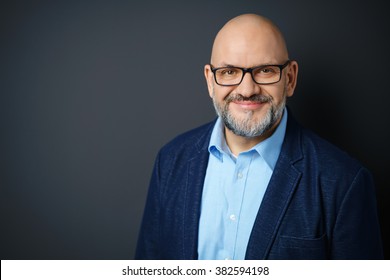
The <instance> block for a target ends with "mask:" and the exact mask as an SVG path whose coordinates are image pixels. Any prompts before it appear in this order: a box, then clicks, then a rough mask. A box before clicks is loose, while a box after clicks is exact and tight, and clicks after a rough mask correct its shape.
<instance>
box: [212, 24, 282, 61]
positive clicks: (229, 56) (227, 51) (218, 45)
mask: <svg viewBox="0 0 390 280" xmlns="http://www.w3.org/2000/svg"><path fill="white" fill-rule="evenodd" d="M287 58H288V55H287V50H286V47H285V43H284V40H283V38H282V37H281V35H280V34H279V33H278V32H276V31H275V30H273V29H272V28H270V27H268V26H266V27H263V28H258V27H257V28H243V27H241V28H240V26H239V27H235V28H229V29H227V30H223V31H222V32H220V34H218V36H217V38H216V40H215V42H214V46H213V51H212V58H211V59H212V64H213V65H214V64H216V65H220V64H222V63H224V64H230V65H236V66H242V67H252V66H255V65H261V64H279V63H281V62H282V61H284V60H286V59H287Z"/></svg>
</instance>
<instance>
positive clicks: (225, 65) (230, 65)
mask: <svg viewBox="0 0 390 280" xmlns="http://www.w3.org/2000/svg"><path fill="white" fill-rule="evenodd" d="M268 65H278V64H277V63H271V62H270V63H263V64H256V65H254V66H252V67H241V66H237V65H233V64H228V63H225V62H223V63H221V66H217V67H238V68H255V67H260V66H268Z"/></svg>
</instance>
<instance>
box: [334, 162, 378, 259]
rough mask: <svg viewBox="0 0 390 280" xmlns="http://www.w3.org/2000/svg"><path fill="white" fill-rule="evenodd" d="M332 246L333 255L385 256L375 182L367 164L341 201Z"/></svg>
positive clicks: (347, 256) (347, 257)
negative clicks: (367, 168)
mask: <svg viewBox="0 0 390 280" xmlns="http://www.w3.org/2000/svg"><path fill="white" fill-rule="evenodd" d="M331 247H332V250H331V252H332V253H331V254H332V256H331V258H332V259H383V251H382V241H381V233H380V228H379V221H378V216H377V205H376V197H375V189H374V183H373V179H372V176H371V174H370V173H369V171H368V170H366V169H365V168H361V169H360V170H359V171H358V172H357V175H356V176H355V178H354V180H353V181H352V184H351V185H350V187H349V189H348V191H347V193H346V195H345V197H344V199H343V202H342V203H341V207H340V210H339V212H338V215H337V218H336V223H335V226H334V229H333V239H332V244H331Z"/></svg>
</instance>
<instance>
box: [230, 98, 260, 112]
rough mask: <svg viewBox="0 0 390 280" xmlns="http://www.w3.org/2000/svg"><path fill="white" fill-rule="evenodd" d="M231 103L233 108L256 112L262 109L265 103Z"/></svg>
mask: <svg viewBox="0 0 390 280" xmlns="http://www.w3.org/2000/svg"><path fill="white" fill-rule="evenodd" d="M231 103H232V104H233V105H234V107H238V108H241V109H242V110H258V109H260V108H261V107H263V106H264V105H265V104H266V103H267V102H261V101H241V100H235V101H232V102H231Z"/></svg>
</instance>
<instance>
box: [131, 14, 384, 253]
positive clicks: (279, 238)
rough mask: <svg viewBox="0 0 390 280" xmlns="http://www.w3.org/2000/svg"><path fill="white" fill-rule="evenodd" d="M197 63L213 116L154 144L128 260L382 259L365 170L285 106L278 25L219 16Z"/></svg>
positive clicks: (287, 70) (288, 68) (286, 77)
mask: <svg viewBox="0 0 390 280" xmlns="http://www.w3.org/2000/svg"><path fill="white" fill-rule="evenodd" d="M204 73H205V77H206V81H207V85H208V90H209V94H210V97H211V98H212V100H213V103H214V107H215V109H216V111H217V114H218V116H219V117H218V119H217V120H216V121H214V122H212V123H210V124H206V125H204V126H202V127H200V128H197V129H195V130H192V131H190V132H187V133H185V134H183V135H181V136H178V137H177V138H175V139H174V140H173V141H172V142H170V143H169V144H167V145H166V146H165V147H164V148H162V149H161V151H160V152H159V155H158V157H157V159H156V163H155V167H154V171H153V175H152V178H151V183H150V188H149V193H148V198H147V202H146V207H145V213H144V218H143V222H142V227H141V231H140V236H139V241H138V245H137V252H136V258H137V259H380V258H383V255H382V247H381V239H380V230H379V225H378V218H377V213H376V202H375V193H374V186H373V181H372V178H371V175H370V173H369V172H368V171H367V170H366V169H365V168H364V167H362V166H361V165H360V164H359V163H358V162H357V161H356V160H354V159H352V158H350V157H349V156H348V155H347V154H346V153H344V152H342V151H340V150H339V149H338V148H336V147H334V146H332V145H331V144H329V143H327V142H326V141H325V140H323V139H321V138H319V137H318V136H317V135H315V134H313V133H312V132H310V131H308V130H306V129H303V128H302V127H301V126H299V125H298V124H297V123H296V121H295V120H294V119H293V117H292V115H291V112H289V111H288V110H287V109H286V108H285V103H286V98H287V97H290V96H292V95H293V93H294V89H295V86H296V81H297V74H298V64H297V62H296V61H293V60H289V57H288V52H287V48H286V44H285V41H284V39H283V36H282V34H281V32H280V31H279V30H278V28H277V27H276V26H275V25H274V24H273V23H272V22H271V21H270V20H268V19H266V18H264V17H261V16H258V15H253V14H245V15H241V16H238V17H236V18H234V19H232V20H230V21H229V22H228V23H227V24H226V25H225V26H224V27H223V28H222V29H221V30H220V31H219V33H218V34H217V36H216V38H215V41H214V45H213V49H212V55H211V63H210V64H208V65H206V66H205V68H204Z"/></svg>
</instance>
